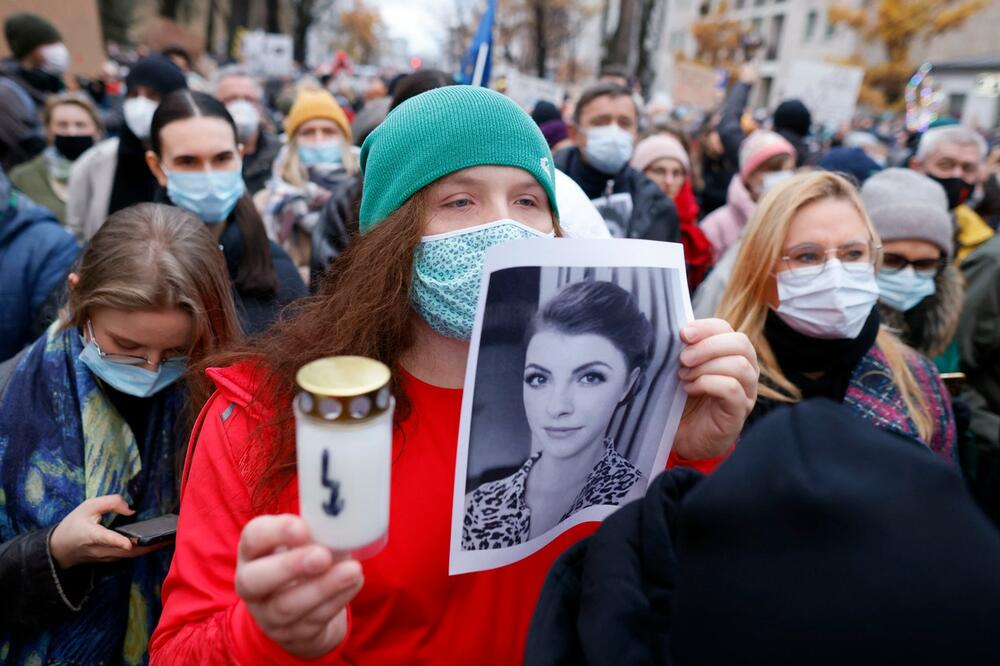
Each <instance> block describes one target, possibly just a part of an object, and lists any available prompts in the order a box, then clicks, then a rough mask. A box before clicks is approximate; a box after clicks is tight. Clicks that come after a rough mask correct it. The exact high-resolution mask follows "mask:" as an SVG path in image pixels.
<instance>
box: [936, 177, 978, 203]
mask: <svg viewBox="0 0 1000 666" xmlns="http://www.w3.org/2000/svg"><path fill="white" fill-rule="evenodd" d="M927 175H928V176H930V178H931V180H933V181H936V182H937V183H938V184H939V185H941V187H943V188H944V193H945V194H947V195H948V210H955V209H956V208H958V207H959V206H961V205H962V204H964V203H965V202H966V201H968V200H969V197H970V196H971V195H972V190H974V189H976V186H975V185H973V184H972V183H969V182H967V181H964V180H962V179H961V178H937V177H935V176H931V175H930V174H927Z"/></svg>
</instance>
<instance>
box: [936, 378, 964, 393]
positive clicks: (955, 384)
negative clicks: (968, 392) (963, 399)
mask: <svg viewBox="0 0 1000 666" xmlns="http://www.w3.org/2000/svg"><path fill="white" fill-rule="evenodd" d="M941 381H943V382H944V385H945V387H946V388H947V389H948V393H950V394H951V395H952V397H955V396H957V395H958V394H959V393H961V392H962V387H963V386H965V373H964V372H942V373H941Z"/></svg>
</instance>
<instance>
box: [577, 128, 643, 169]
mask: <svg viewBox="0 0 1000 666" xmlns="http://www.w3.org/2000/svg"><path fill="white" fill-rule="evenodd" d="M583 153H584V155H586V157H587V162H588V163H589V164H590V166H592V167H594V168H595V169H597V170H598V171H600V172H601V173H604V174H607V175H609V176H613V175H615V174H617V173H618V172H619V171H621V170H622V169H623V168H624V167H625V164H626V162H628V160H629V158H630V157H632V135H631V134H630V133H629V132H627V131H625V130H623V129H622V128H621V127H619V126H618V125H616V124H614V123H612V124H610V125H601V126H600V127H592V128H590V129H589V130H587V146H586V148H584V149H583Z"/></svg>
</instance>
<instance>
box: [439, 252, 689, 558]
mask: <svg viewBox="0 0 1000 666" xmlns="http://www.w3.org/2000/svg"><path fill="white" fill-rule="evenodd" d="M552 243H555V244H557V245H555V247H557V248H558V252H553V251H552V250H553V249H554V248H548V249H549V251H548V252H545V251H541V252H539V251H536V250H537V247H532V248H530V250H532V252H531V254H533V255H535V256H527V254H526V252H527V250H529V248H527V247H526V246H525V245H524V244H523V243H510V244H506V245H504V246H501V247H499V248H496V250H491V254H490V255H488V257H487V266H486V272H485V274H484V281H483V285H482V288H481V293H480V302H479V311H478V314H477V320H476V328H475V331H474V333H473V338H472V346H471V349H470V359H469V371H468V376H467V378H466V392H465V397H464V400H465V402H464V403H463V410H462V411H463V414H462V427H461V431H460V433H461V434H460V438H461V441H460V443H459V455H458V465H457V471H456V491H455V492H456V495H455V513H454V515H453V519H452V520H453V524H452V536H453V544H452V558H451V571H452V573H459V572H465V571H474V570H480V569H488V568H494V567H497V566H503V565H504V564H509V563H511V562H515V561H517V560H520V559H522V558H523V557H526V556H528V555H530V554H531V553H532V552H534V551H536V550H538V549H539V548H541V547H542V546H544V545H545V544H546V543H548V542H550V541H551V540H552V539H553V538H555V537H556V536H558V535H559V534H560V533H561V532H563V531H565V530H566V529H568V528H570V527H572V526H574V525H577V524H580V523H582V522H588V521H599V520H602V519H603V518H605V517H606V516H607V515H609V514H610V513H612V512H613V511H614V510H615V509H616V508H618V507H619V506H621V505H622V504H625V503H627V502H630V501H632V500H633V499H637V498H639V497H641V496H642V495H643V494H644V493H645V490H646V487H647V486H648V484H649V481H650V479H651V478H652V477H653V476H655V474H656V473H657V472H658V471H660V470H662V469H663V466H664V464H665V462H666V458H667V455H668V453H669V447H670V443H671V442H672V440H673V433H674V431H675V430H676V427H677V421H678V420H679V416H680V412H681V410H682V409H683V404H684V392H683V390H681V389H680V385H679V380H678V379H677V364H678V355H679V353H680V346H681V343H680V340H679V331H680V328H681V327H682V326H683V325H684V324H685V323H686V322H687V320H688V318H689V311H690V306H689V304H688V301H687V296H686V295H687V287H686V283H685V277H684V270H683V263H682V260H681V258H680V254H681V253H680V250H679V247H678V248H677V250H676V254H677V257H676V258H674V257H672V256H671V255H672V254H673V251H674V249H675V246H672V245H667V244H663V243H650V242H647V241H632V240H624V241H615V242H614V243H612V244H611V245H609V244H608V243H607V241H605V242H604V244H603V246H602V248H601V251H600V253H599V254H596V253H594V252H593V251H592V248H593V245H592V243H591V242H589V241H575V240H568V239H559V240H556V241H552ZM545 245H550V243H545ZM609 250H610V251H609ZM665 250H667V251H666V252H665ZM675 259H676V260H675ZM494 264H495V265H494ZM668 435H669V436H668Z"/></svg>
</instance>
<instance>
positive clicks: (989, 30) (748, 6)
mask: <svg viewBox="0 0 1000 666" xmlns="http://www.w3.org/2000/svg"><path fill="white" fill-rule="evenodd" d="M720 1H721V0H667V2H668V6H667V11H666V13H665V16H664V27H663V31H662V33H661V34H662V35H663V38H662V40H661V46H660V59H659V63H658V67H657V77H656V85H655V89H656V90H663V91H670V90H671V88H672V85H673V69H674V68H673V64H674V62H675V54H676V53H678V52H680V53H684V54H685V55H687V56H693V55H694V53H695V47H696V44H695V41H694V38H693V37H692V36H691V26H692V24H693V23H694V22H695V21H697V20H698V19H699V18H701V17H702V16H704V15H705V14H708V13H710V12H714V11H715V9H716V8H717V7H718V5H719V3H720ZM876 2H877V0H727V5H728V8H729V11H728V13H727V16H728V17H730V18H734V19H736V20H739V21H741V22H743V24H744V25H745V26H747V27H748V28H749V29H750V30H752V31H753V32H754V33H756V34H758V35H759V36H760V37H761V38H762V39H763V42H764V45H763V47H762V52H761V56H762V60H761V82H760V85H758V86H756V87H755V89H754V93H753V97H752V98H751V104H752V105H754V106H756V107H766V108H771V109H773V108H774V107H775V106H776V105H777V104H778V103H779V102H781V100H782V99H783V94H782V93H783V90H782V83H783V80H784V78H785V77H786V76H787V75H788V72H789V70H790V68H791V65H792V63H794V62H798V61H819V62H832V61H837V60H839V59H844V58H847V57H849V56H852V55H855V54H860V55H862V56H863V57H864V58H865V59H866V60H867V61H868V62H876V61H877V60H878V59H879V58H884V57H885V56H884V52H883V51H882V49H881V47H880V46H879V45H874V46H873V45H867V44H863V43H861V42H860V40H859V38H858V36H857V35H856V33H855V32H854V31H853V30H851V29H850V28H848V27H845V26H833V25H831V24H830V22H829V20H828V12H829V9H830V7H831V6H832V5H834V4H838V5H840V6H846V7H851V8H855V9H857V8H861V7H872V6H874V5H875V4H876ZM997 25H1000V0H994V1H993V2H992V3H990V5H989V6H988V7H987V8H986V9H984V10H983V11H981V12H980V13H978V14H976V15H975V17H974V18H973V19H972V20H970V21H967V22H966V23H965V25H963V26H962V27H961V28H959V29H957V30H954V31H952V32H949V33H946V34H944V35H941V36H938V37H936V38H934V39H931V40H928V41H927V42H925V43H923V44H919V45H915V46H914V48H913V49H912V53H913V57H914V60H915V61H918V62H923V61H929V62H942V63H944V62H945V61H962V60H964V59H967V58H970V57H974V56H987V55H991V54H993V55H995V54H997V53H998V51H1000V41H998V39H997V31H996V26H997ZM950 79H951V82H952V83H951V84H950V85H951V87H952V88H954V87H955V86H957V85H960V84H961V83H960V82H956V81H957V79H956V77H950ZM970 85H971V84H970ZM946 94H954V93H948V91H946ZM969 94H970V96H971V95H972V93H971V92H970V93H969ZM976 108H980V107H979V106H977V107H976Z"/></svg>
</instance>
